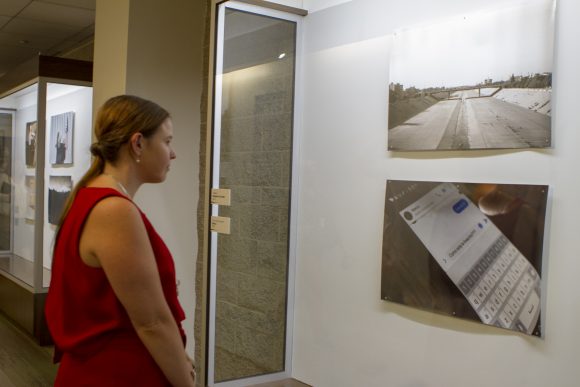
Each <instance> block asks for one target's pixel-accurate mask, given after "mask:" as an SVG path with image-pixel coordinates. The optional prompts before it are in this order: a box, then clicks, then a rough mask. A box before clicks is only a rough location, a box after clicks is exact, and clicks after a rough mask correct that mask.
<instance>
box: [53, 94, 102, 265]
mask: <svg viewBox="0 0 580 387" xmlns="http://www.w3.org/2000/svg"><path fill="white" fill-rule="evenodd" d="M51 86H52V87H51ZM55 86H56V87H55ZM53 89H56V90H57V91H61V93H59V94H56V92H52V93H51V91H52V90H53ZM52 94H54V95H52ZM47 95H48V98H47V106H46V141H45V146H46V150H45V155H46V161H45V167H44V171H45V175H44V182H45V183H44V184H45V185H44V191H45V194H44V195H43V197H44V219H45V222H44V234H43V237H44V240H43V243H44V247H43V251H44V256H43V266H44V267H45V268H47V269H50V268H51V266H52V249H53V247H54V246H53V242H54V237H55V233H56V225H55V224H50V223H49V221H48V219H49V216H48V215H49V186H50V177H51V176H69V177H70V178H71V180H72V184H76V183H77V182H78V181H79V180H80V179H81V177H82V176H83V174H84V173H85V172H86V170H87V169H88V168H89V166H90V164H91V160H90V155H91V153H90V150H89V148H90V144H91V135H92V113H93V112H92V103H93V89H92V88H91V87H82V86H62V85H55V84H49V85H48V92H47ZM51 97H52V98H51ZM67 112H73V113H74V117H73V122H74V130H73V133H72V142H73V146H72V152H73V157H72V163H70V164H63V165H53V164H52V163H51V162H50V158H49V155H50V146H51V141H50V137H51V135H52V130H53V128H52V127H51V122H52V121H51V118H52V116H55V115H58V114H63V113H67Z"/></svg>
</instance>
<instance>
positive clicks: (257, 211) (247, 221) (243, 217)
mask: <svg viewBox="0 0 580 387" xmlns="http://www.w3.org/2000/svg"><path fill="white" fill-rule="evenodd" d="M280 212H281V211H280V209H279V208H277V207H267V206H246V207H245V208H244V209H243V211H242V213H241V214H240V234H239V236H240V238H248V239H256V240H265V241H278V240H279V238H280V230H279V224H280Z"/></svg>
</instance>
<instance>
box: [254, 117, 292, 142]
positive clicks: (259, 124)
mask: <svg viewBox="0 0 580 387" xmlns="http://www.w3.org/2000/svg"><path fill="white" fill-rule="evenodd" d="M255 120H256V128H257V130H259V131H260V133H261V135H262V150H264V151H271V150H288V149H290V148H291V146H292V114H291V113H278V114H263V115H258V116H256V117H255Z"/></svg>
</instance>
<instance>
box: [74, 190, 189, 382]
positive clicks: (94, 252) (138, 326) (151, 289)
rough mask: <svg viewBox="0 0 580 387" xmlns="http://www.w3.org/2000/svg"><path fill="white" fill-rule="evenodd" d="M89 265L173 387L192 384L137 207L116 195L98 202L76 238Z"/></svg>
mask: <svg viewBox="0 0 580 387" xmlns="http://www.w3.org/2000/svg"><path fill="white" fill-rule="evenodd" d="M80 253H81V258H82V259H83V261H84V262H85V263H86V264H88V265H89V266H94V267H102V268H103V270H104V271H105V274H106V276H107V278H108V280H109V282H110V284H111V286H112V288H113V290H114V291H115V294H116V295H117V297H118V298H119V300H120V301H121V303H122V304H123V306H124V307H125V309H126V310H127V313H128V315H129V318H130V319H131V322H132V323H133V326H134V327H135V330H136V331H137V334H138V335H139V337H140V338H141V340H142V341H143V343H144V344H145V346H146V347H147V349H148V350H149V352H150V354H151V356H152V357H153V359H154V360H155V362H156V363H157V364H158V365H159V367H160V368H161V370H162V371H163V373H164V374H165V376H166V377H167V379H168V380H169V382H170V383H171V384H172V385H173V386H176V387H177V386H194V376H193V368H192V365H191V363H190V362H189V361H188V358H187V355H186V352H185V349H184V348H183V342H182V340H181V336H180V334H179V329H178V327H177V323H176V322H175V319H174V318H173V315H172V314H171V311H170V309H169V305H168V304H167V301H166V300H165V296H164V294H163V289H162V286H161V280H160V277H159V272H158V269H157V264H156V261H155V256H154V254H153V249H152V247H151V243H150V242H149V237H148V235H147V230H146V229H145V225H144V224H143V220H142V219H141V215H140V214H139V211H138V210H137V208H136V207H135V206H134V205H133V204H132V203H130V202H129V201H127V200H126V199H123V198H119V197H110V198H107V199H104V200H102V201H100V202H99V203H98V204H97V205H96V206H95V208H94V209H93V210H92V212H91V214H90V215H89V217H88V219H87V222H86V224H85V227H84V229H83V233H82V235H81V240H80Z"/></svg>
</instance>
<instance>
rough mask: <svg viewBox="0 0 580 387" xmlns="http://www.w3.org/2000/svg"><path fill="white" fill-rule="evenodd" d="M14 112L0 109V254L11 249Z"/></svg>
mask: <svg viewBox="0 0 580 387" xmlns="http://www.w3.org/2000/svg"><path fill="white" fill-rule="evenodd" d="M13 124H14V114H13V113H12V112H11V111H9V110H0V254H2V253H7V252H10V251H11V250H12V131H13V129H12V126H13Z"/></svg>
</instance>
